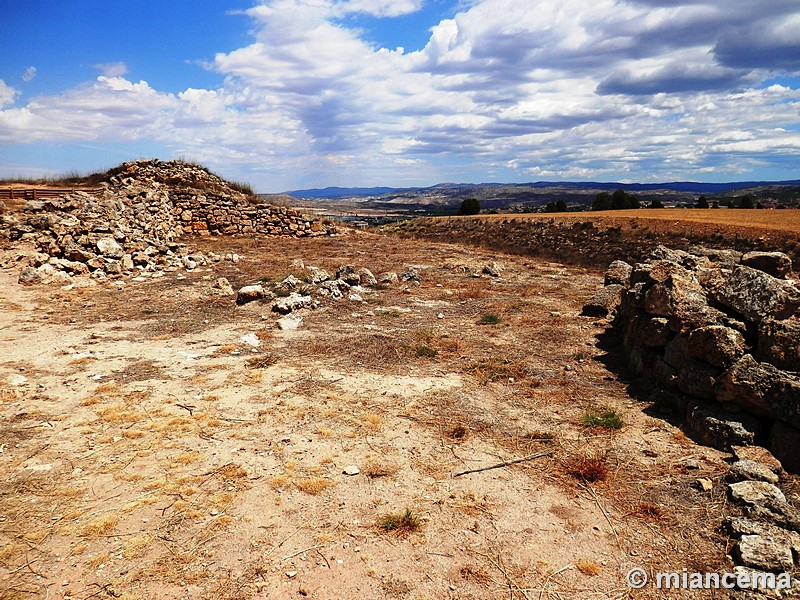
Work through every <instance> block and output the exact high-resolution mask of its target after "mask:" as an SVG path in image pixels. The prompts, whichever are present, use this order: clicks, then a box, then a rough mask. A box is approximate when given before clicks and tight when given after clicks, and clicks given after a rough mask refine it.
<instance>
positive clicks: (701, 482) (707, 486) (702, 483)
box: [696, 477, 714, 492]
mask: <svg viewBox="0 0 800 600" xmlns="http://www.w3.org/2000/svg"><path fill="white" fill-rule="evenodd" d="M696 483H697V489H699V490H700V491H701V492H710V491H711V490H713V489H714V482H713V481H711V480H710V479H707V478H706V477H701V478H700V479H698V480H697V482H696Z"/></svg>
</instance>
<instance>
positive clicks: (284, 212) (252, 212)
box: [170, 189, 333, 237]
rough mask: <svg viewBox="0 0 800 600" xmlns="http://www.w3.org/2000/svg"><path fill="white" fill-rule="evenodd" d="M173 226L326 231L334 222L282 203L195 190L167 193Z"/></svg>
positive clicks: (204, 230) (211, 231) (184, 229)
mask: <svg viewBox="0 0 800 600" xmlns="http://www.w3.org/2000/svg"><path fill="white" fill-rule="evenodd" d="M170 199H171V201H172V204H173V206H174V213H173V214H174V216H175V219H176V226H177V227H179V228H180V229H179V231H180V232H181V233H195V234H199V235H216V234H223V235H233V234H247V235H289V236H296V237H306V236H317V235H326V234H329V233H332V232H333V226H332V225H330V224H325V223H323V221H321V220H320V219H312V218H309V217H307V216H305V215H303V214H301V213H299V212H297V211H295V210H292V209H289V208H287V207H285V206H271V205H269V204H255V203H250V202H248V201H247V200H245V199H241V198H236V197H231V196H229V195H221V194H217V193H198V191H197V190H192V189H182V190H175V191H173V193H172V194H170Z"/></svg>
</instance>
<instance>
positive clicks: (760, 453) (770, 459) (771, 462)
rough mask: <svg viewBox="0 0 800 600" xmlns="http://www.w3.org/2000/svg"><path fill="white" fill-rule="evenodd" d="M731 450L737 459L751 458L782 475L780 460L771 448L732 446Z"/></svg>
mask: <svg viewBox="0 0 800 600" xmlns="http://www.w3.org/2000/svg"><path fill="white" fill-rule="evenodd" d="M731 452H733V455H734V456H735V457H736V460H737V461H741V460H751V461H754V462H759V463H761V464H762V465H764V466H765V467H767V468H768V469H769V470H770V471H772V472H773V473H775V474H776V475H780V474H781V473H782V472H783V467H782V466H781V463H780V461H779V460H778V459H777V458H775V457H774V456H773V455H772V453H771V452H770V451H769V450H767V449H766V448H762V447H761V446H732V447H731Z"/></svg>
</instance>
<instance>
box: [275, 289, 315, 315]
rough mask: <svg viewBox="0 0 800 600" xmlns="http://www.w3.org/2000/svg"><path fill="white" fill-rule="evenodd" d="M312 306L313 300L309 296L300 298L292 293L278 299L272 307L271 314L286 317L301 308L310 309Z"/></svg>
mask: <svg viewBox="0 0 800 600" xmlns="http://www.w3.org/2000/svg"><path fill="white" fill-rule="evenodd" d="M313 306H314V299H313V298H312V297H311V296H301V295H300V294H297V293H295V292H292V293H291V294H289V295H288V296H287V297H285V298H278V299H277V300H275V302H274V303H273V305H272V310H273V312H277V313H281V314H282V315H287V314H289V313H290V312H294V311H296V310H300V309H302V308H310V307H313Z"/></svg>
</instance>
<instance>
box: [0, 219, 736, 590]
mask: <svg viewBox="0 0 800 600" xmlns="http://www.w3.org/2000/svg"><path fill="white" fill-rule="evenodd" d="M192 244H193V245H198V246H199V247H200V249H203V250H214V251H216V252H230V251H234V252H238V253H240V254H242V255H243V257H244V258H243V259H242V260H241V261H240V262H239V263H236V264H233V263H230V262H223V263H219V264H217V265H214V266H213V267H210V268H208V269H198V270H196V271H195V272H193V273H189V274H187V275H186V276H185V277H179V276H178V275H177V274H174V273H173V274H167V275H166V276H165V277H162V278H152V279H148V280H147V281H143V282H129V283H128V284H127V285H125V286H124V287H123V288H122V289H115V288H113V287H111V286H103V287H95V288H76V289H72V290H59V289H55V290H54V289H50V288H39V289H29V288H21V287H20V286H18V285H16V283H15V276H16V273H15V272H14V271H11V270H4V271H0V347H2V353H1V354H0V471H1V472H2V479H0V598H62V597H63V598H111V597H114V598H210V597H215V598H304V597H305V598H316V599H321V600H324V599H333V598H337V599H338V598H354V599H355V598H359V599H360V598H408V599H423V598H453V599H455V598H482V599H484V598H485V599H490V598H511V599H515V598H517V599H523V598H527V599H533V598H537V599H543V598H551V599H553V598H626V597H634V598H655V597H658V596H657V595H656V592H655V591H654V590H652V589H645V590H641V591H636V592H630V591H629V590H628V589H627V587H626V585H625V581H624V575H625V573H626V572H627V571H628V570H629V569H631V568H632V567H637V566H641V567H645V568H647V569H648V570H652V571H680V570H681V569H683V568H684V567H686V568H688V569H689V570H690V571H695V570H697V571H709V570H727V569H730V565H729V564H728V561H727V559H726V551H727V547H726V538H725V536H724V535H723V534H722V533H721V520H722V518H723V516H724V515H725V514H729V512H730V511H731V510H732V509H731V507H729V506H728V505H727V501H726V498H725V496H724V494H723V491H722V489H723V488H722V486H721V485H719V483H720V478H721V475H722V473H723V472H724V463H723V458H724V455H722V454H721V453H719V452H716V451H714V450H711V449H708V448H704V447H698V446H696V445H695V444H693V443H692V442H691V441H689V440H688V439H687V438H686V437H685V436H683V434H682V433H681V432H680V430H678V429H677V428H676V427H674V426H672V425H671V424H669V423H668V422H667V421H665V420H663V419H661V418H658V416H657V415H656V416H650V415H648V414H646V412H645V409H647V407H646V406H645V405H642V404H640V403H637V402H634V401H633V400H631V399H630V397H629V396H628V394H627V392H626V385H625V383H624V381H621V380H620V379H619V377H618V375H617V374H616V371H614V370H609V368H608V365H609V364H611V363H613V361H614V360H615V356H614V355H613V354H612V355H609V354H607V353H606V352H605V351H604V350H602V349H601V346H602V344H601V342H600V340H602V337H603V336H602V333H603V331H604V326H603V323H599V322H596V321H594V320H592V319H589V318H586V317H580V316H578V314H579V312H580V308H581V305H582V303H583V301H584V300H585V298H586V297H588V296H589V295H590V294H591V293H592V292H593V291H594V289H595V288H596V287H597V286H598V285H599V284H600V283H601V276H600V275H599V274H598V273H597V272H594V271H590V270H585V269H580V268H569V269H568V268H566V267H564V266H563V265H561V264H556V263H550V262H545V261H541V260H532V259H529V258H524V257H515V256H510V255H500V254H497V253H492V252H487V251H481V250H476V249H474V248H470V249H465V247H462V246H455V245H445V244H436V243H431V242H412V241H407V240H401V239H398V238H393V237H385V236H377V235H372V234H348V235H345V236H343V237H338V238H327V239H321V238H317V239H312V240H306V241H297V240H260V241H258V240H243V239H202V240H199V241H196V243H195V240H193V241H192ZM295 258H301V259H303V260H304V261H305V262H306V264H307V265H309V264H310V265H317V266H320V267H323V268H325V269H328V270H329V271H333V270H335V268H336V267H337V266H339V265H342V264H347V263H352V264H355V265H356V266H365V267H368V268H370V269H371V270H373V271H374V272H376V273H377V272H380V271H383V270H395V271H400V270H403V269H404V268H405V267H406V266H409V265H415V266H416V267H417V268H418V269H419V272H420V274H421V284H420V285H419V286H413V285H409V286H403V285H399V286H395V287H392V288H387V289H381V290H372V291H365V292H363V293H362V295H363V297H364V301H363V302H354V301H350V300H346V299H345V300H340V301H330V300H326V301H323V302H322V305H321V306H320V307H319V308H318V309H316V310H313V311H309V312H307V313H305V314H304V315H303V316H304V322H303V325H302V327H301V329H300V330H299V331H295V332H282V331H278V330H277V329H276V328H275V327H274V322H275V315H274V314H272V313H270V312H269V307H268V306H266V305H259V304H249V305H245V306H243V307H236V306H235V305H234V302H233V298H231V297H225V296H220V295H218V294H217V293H216V292H215V291H214V290H213V289H212V288H211V283H212V281H213V280H214V279H216V278H217V277H220V276H225V277H227V278H228V279H229V280H230V281H231V282H232V283H233V285H234V287H236V286H238V285H243V284H245V283H250V282H253V281H255V280H258V279H261V278H265V277H266V278H273V279H274V278H282V277H284V276H285V275H286V274H288V273H289V272H290V271H291V269H290V268H289V263H290V261H291V260H292V259H295ZM492 261H497V262H499V263H501V264H502V265H503V267H504V271H503V272H502V275H501V277H499V278H491V277H487V276H483V277H479V278H478V277H473V276H472V272H474V271H479V270H480V267H481V266H482V265H484V264H486V263H488V262H492ZM248 334H249V335H248ZM243 337H244V338H245V340H243V339H242V338H243ZM246 340H249V342H248V341H246ZM255 343H259V345H258V347H254V344H255ZM19 375H22V376H24V377H25V378H26V380H25V381H22V380H21V379H20V378H19V377H18V376H19ZM608 410H611V411H614V414H616V415H619V416H621V417H622V419H623V420H624V423H625V424H624V426H623V427H622V429H612V428H604V427H598V426H589V425H587V424H586V423H587V422H589V419H587V417H591V416H592V415H599V414H602V413H603V412H605V411H608ZM538 454H541V456H540V457H539V458H535V459H532V460H527V461H524V462H520V463H517V464H514V465H511V466H506V467H502V468H495V469H490V470H483V471H478V472H475V473H470V474H465V475H461V476H457V477H456V476H454V475H455V474H457V473H459V472H462V471H466V470H472V469H480V468H483V467H487V466H491V465H494V464H497V463H498V462H500V461H506V460H512V459H517V458H522V457H527V456H530V455H538ZM348 466H357V467H358V468H359V469H360V473H359V474H358V475H353V476H350V475H345V474H343V470H344V469H345V468H346V467H348ZM690 467H692V468H690ZM694 467H699V468H694ZM699 477H708V478H710V479H712V480H713V481H714V482H715V486H714V489H713V491H711V492H710V493H707V492H701V491H699V490H698V489H697V488H696V486H695V482H696V480H697V479H698V478H699ZM670 597H676V598H677V597H682V596H681V594H680V593H677V592H676V593H674V594H671V595H670ZM685 597H687V598H688V597H692V598H697V597H704V596H703V594H702V593H698V592H697V591H696V590H695V591H692V592H686V596H685ZM705 597H709V598H712V597H721V596H720V595H715V594H713V593H711V592H709V593H708V594H707V595H706V596H705Z"/></svg>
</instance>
